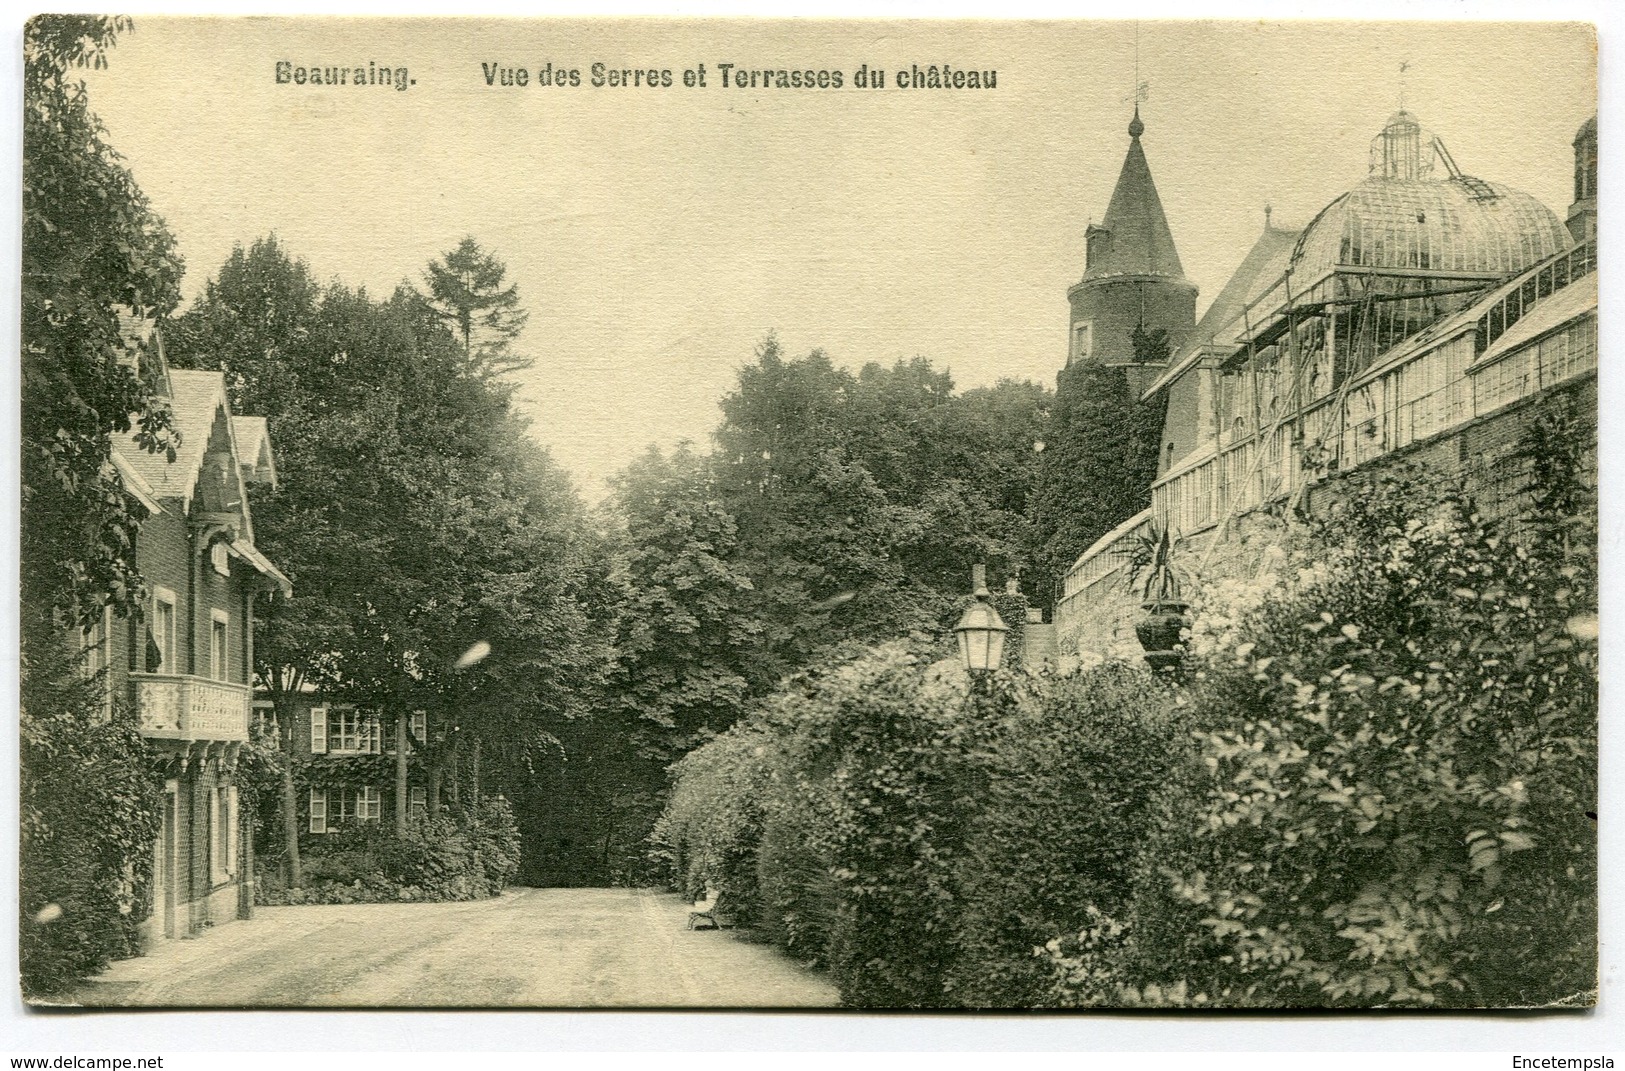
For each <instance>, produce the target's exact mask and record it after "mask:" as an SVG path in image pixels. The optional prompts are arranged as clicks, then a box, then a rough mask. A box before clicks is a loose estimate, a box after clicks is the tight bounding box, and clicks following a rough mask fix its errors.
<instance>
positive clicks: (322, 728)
mask: <svg viewBox="0 0 1625 1071" xmlns="http://www.w3.org/2000/svg"><path fill="white" fill-rule="evenodd" d="M310 753H311V754H312V755H325V754H327V708H326V707H311V708H310Z"/></svg>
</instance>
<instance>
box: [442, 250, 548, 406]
mask: <svg viewBox="0 0 1625 1071" xmlns="http://www.w3.org/2000/svg"><path fill="white" fill-rule="evenodd" d="M507 274H508V269H507V266H506V265H505V264H503V263H502V261H500V260H498V259H497V258H496V257H495V256H494V255H493V254H491V253H489V252H487V251H486V250H484V249H482V248H481V247H480V244H479V242H477V241H475V240H474V238H473V237H472V236H470V237H466V238H464V239H463V240H462V241H461V242H459V243H458V244H457V248H456V249H453V250H452V251H451V252H449V253H447V254H446V255H445V256H444V257H442V258H441V259H440V260H432V261H430V262H429V267H428V270H427V271H425V273H424V276H423V280H424V282H425V283H426V284H428V288H429V292H428V293H427V294H426V295H424V300H425V301H426V302H427V303H428V305H429V307H430V308H431V309H432V310H434V314H435V315H436V316H437V317H439V318H440V320H441V321H443V322H444V323H445V324H446V325H447V326H448V327H450V328H451V329H452V331H453V332H454V333H455V334H456V335H457V337H458V339H460V340H461V341H462V344H463V357H464V358H465V359H466V360H467V361H468V364H469V367H470V368H471V369H474V370H476V371H477V373H478V374H479V375H480V376H482V377H484V378H487V379H496V378H499V377H501V376H503V375H506V374H508V373H511V372H518V371H521V370H523V369H526V368H529V367H530V365H531V362H532V358H530V357H522V356H520V355H518V354H515V353H513V352H512V351H511V350H510V349H509V347H510V346H511V345H512V343H513V341H514V339H516V338H518V337H519V332H520V331H522V330H524V327H525V321H526V320H528V319H529V318H530V314H529V313H528V312H525V311H524V310H523V309H521V308H520V307H519V288H518V286H517V285H515V284H509V285H507V286H504V285H503V283H504V281H505V280H506V279H507Z"/></svg>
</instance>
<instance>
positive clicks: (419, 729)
mask: <svg viewBox="0 0 1625 1071" xmlns="http://www.w3.org/2000/svg"><path fill="white" fill-rule="evenodd" d="M410 727H411V730H412V737H413V739H415V740H418V741H421V742H422V743H424V744H427V743H428V742H429V715H428V714H426V713H424V712H423V711H421V710H414V711H412V721H411V725H410Z"/></svg>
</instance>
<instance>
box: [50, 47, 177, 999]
mask: <svg viewBox="0 0 1625 1071" xmlns="http://www.w3.org/2000/svg"><path fill="white" fill-rule="evenodd" d="M130 29H131V25H130V22H129V20H128V19H123V18H99V17H92V16H80V15H40V16H37V17H35V18H33V19H31V20H30V21H29V22H28V25H27V27H26V28H25V30H24V33H23V60H24V66H23V235H22V237H23V242H22V260H23V264H22V268H23V270H22V381H21V386H22V420H21V423H22V466H21V467H22V474H21V484H22V488H21V489H22V518H21V520H22V524H21V540H20V542H21V547H20V549H21V561H20V579H21V596H22V597H21V609H22V613H21V615H20V620H19V630H18V633H19V645H20V648H21V661H20V666H21V673H20V682H19V683H20V699H21V702H20V710H19V730H20V738H21V760H22V762H21V774H20V778H21V785H20V787H21V819H22V825H21V853H20V881H21V884H20V904H19V907H20V909H21V917H20V919H19V925H20V945H19V952H20V960H21V968H22V977H23V984H24V986H25V987H26V988H27V990H28V991H29V992H30V993H44V992H50V991H52V990H55V989H59V988H61V987H62V986H65V985H67V984H68V983H70V982H71V981H73V980H74V978H76V977H78V976H80V975H82V974H85V973H89V972H91V971H94V970H97V969H99V968H100V967H102V966H104V965H105V964H106V963H107V962H108V960H109V959H112V958H114V957H117V956H123V955H128V954H129V953H130V951H131V950H132V948H133V943H134V938H135V932H134V931H135V927H134V922H133V920H134V919H138V918H140V917H141V911H140V908H141V906H142V905H141V903H140V898H141V897H142V896H144V895H145V894H146V888H147V887H148V879H149V878H150V873H151V866H152V838H153V836H154V835H155V834H156V830H157V826H158V800H159V798H160V797H159V791H158V786H157V785H156V784H155V783H154V779H153V774H152V770H151V768H150V765H149V763H148V761H147V752H146V745H145V743H144V742H143V741H142V739H141V736H140V733H139V731H138V729H137V726H136V721H135V716H134V713H133V711H132V710H131V709H130V708H129V706H128V705H127V704H124V703H115V704H114V709H113V716H112V717H111V718H104V716H103V713H102V710H103V708H102V701H101V689H100V687H99V686H100V685H101V684H102V682H100V681H98V680H94V679H92V680H87V679H86V677H85V673H84V670H85V666H84V663H83V662H82V661H80V660H78V659H76V658H75V657H74V654H73V652H72V651H71V649H70V645H69V644H68V643H67V642H66V641H67V636H66V635H65V634H64V633H65V626H70V625H73V624H79V625H88V624H89V623H90V622H92V621H96V620H99V619H100V618H101V616H102V608H103V607H104V606H105V605H109V604H111V605H112V606H113V607H114V608H115V609H116V610H118V611H119V612H139V607H140V600H141V596H142V592H143V589H144V585H143V581H142V579H141V575H140V573H139V571H138V570H137V568H136V563H135V535H136V532H137V531H138V529H139V527H140V524H141V522H142V520H143V519H144V518H145V516H146V512H145V510H144V509H142V507H141V506H140V505H139V504H138V503H137V502H136V501H135V500H134V499H133V498H132V497H131V496H130V495H129V494H128V493H127V492H126V491H125V490H124V487H123V485H122V483H121V480H120V477H119V475H118V473H117V470H116V469H115V468H114V465H113V461H112V441H113V436H115V435H124V436H129V435H132V432H133V437H134V439H135V441H136V442H137V443H138V444H140V445H141V446H143V447H145V448H146V449H149V450H171V451H172V450H173V448H174V446H175V445H176V439H175V436H174V433H173V431H172V429H171V427H170V420H169V410H168V407H167V406H166V405H164V404H162V403H161V402H160V401H159V399H158V396H157V395H156V393H155V392H154V390H153V385H152V383H151V382H150V381H148V380H145V379H143V377H142V375H141V372H142V365H141V362H140V354H139V351H138V349H136V350H132V348H131V347H130V346H129V345H128V344H127V343H126V341H125V338H124V336H123V331H122V328H121V323H120V313H121V312H124V313H126V314H131V313H137V312H139V313H141V314H144V315H145V316H146V317H147V318H149V319H150V318H156V317H159V316H162V315H164V314H166V313H167V312H168V311H169V310H170V309H172V308H173V307H174V304H175V302H176V300H177V286H178V281H179V278H180V273H181V262H180V259H179V257H177V256H176V255H175V253H174V242H173V240H172V238H171V237H170V235H169V232H168V231H167V230H166V229H165V227H164V224H163V221H162V220H161V219H159V218H158V217H157V216H156V215H155V214H154V213H153V212H152V211H151V208H150V207H149V205H148V203H147V200H146V197H145V196H143V194H142V193H141V191H140V189H139V188H138V187H137V186H136V184H135V180H134V179H133V178H132V177H131V175H130V173H129V171H127V170H126V169H125V168H124V167H123V166H122V165H120V164H119V162H118V154H117V153H115V152H114V151H113V149H112V148H111V147H110V146H109V145H108V144H107V143H106V142H105V141H104V140H103V137H102V133H103V132H102V128H101V124H100V123H99V121H98V120H97V119H96V117H95V116H94V115H93V114H92V113H91V111H90V107H89V101H88V99H87V97H86V93H85V87H84V84H83V82H82V81H79V80H76V79H73V78H72V77H71V75H70V72H71V71H72V70H73V69H74V68H83V67H87V66H95V67H105V66H106V65H107V53H108V50H109V49H111V48H112V47H113V44H114V41H115V40H116V39H117V36H118V34H119V33H122V32H127V31H129V30H130ZM131 357H134V358H135V359H134V360H130V358H131ZM53 913H54V914H53Z"/></svg>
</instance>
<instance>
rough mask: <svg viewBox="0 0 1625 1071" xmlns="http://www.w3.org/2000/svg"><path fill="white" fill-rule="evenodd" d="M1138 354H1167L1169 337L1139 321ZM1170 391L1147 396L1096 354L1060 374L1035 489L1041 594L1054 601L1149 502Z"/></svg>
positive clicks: (1160, 357)
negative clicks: (1075, 571)
mask: <svg viewBox="0 0 1625 1071" xmlns="http://www.w3.org/2000/svg"><path fill="white" fill-rule="evenodd" d="M1131 340H1132V342H1133V345H1134V359H1135V360H1136V361H1138V362H1141V363H1156V362H1159V361H1165V360H1167V357H1168V336H1167V333H1166V332H1164V331H1163V330H1162V329H1161V328H1158V329H1157V330H1154V331H1147V330H1146V329H1145V326H1144V325H1143V324H1139V325H1136V326H1135V329H1134V332H1133V334H1132V336H1131ZM1166 405H1167V403H1166V400H1165V398H1164V396H1162V395H1160V394H1159V395H1158V396H1157V397H1156V398H1155V399H1153V400H1151V401H1141V400H1140V399H1139V398H1137V397H1135V395H1134V392H1133V391H1132V390H1131V389H1130V388H1129V381H1128V373H1127V370H1126V369H1124V368H1114V367H1110V366H1107V365H1104V364H1101V363H1100V362H1098V361H1093V360H1084V361H1075V362H1073V363H1072V364H1069V365H1068V366H1066V367H1065V368H1063V369H1061V372H1060V374H1059V375H1058V376H1057V377H1056V390H1055V408H1054V411H1053V414H1052V416H1051V419H1050V421H1049V434H1048V435H1047V436H1046V437H1045V440H1044V443H1045V446H1044V451H1043V461H1042V464H1041V466H1040V471H1039V474H1038V481H1037V486H1036V487H1035V488H1034V489H1033V492H1032V497H1031V500H1030V503H1031V511H1032V512H1031V519H1032V526H1033V533H1032V539H1033V553H1034V557H1035V558H1036V559H1037V560H1038V563H1039V569H1040V570H1041V575H1042V578H1043V579H1042V580H1041V582H1040V583H1039V585H1038V587H1037V590H1036V591H1035V595H1036V597H1037V599H1038V601H1040V602H1045V603H1049V602H1052V601H1053V600H1054V598H1055V593H1056V592H1057V591H1058V590H1059V585H1060V583H1061V580H1062V577H1063V576H1064V575H1065V572H1066V570H1067V568H1068V567H1069V566H1071V564H1072V562H1073V561H1074V560H1075V559H1076V558H1077V556H1078V555H1079V554H1082V553H1083V552H1084V551H1086V550H1088V549H1089V547H1090V545H1092V544H1093V543H1094V542H1095V541H1096V540H1097V539H1099V538H1100V537H1101V536H1103V535H1105V534H1106V533H1107V532H1110V531H1111V530H1112V529H1113V528H1115V527H1117V526H1118V525H1119V524H1122V523H1123V522H1124V521H1126V520H1128V519H1129V518H1130V517H1132V516H1134V515H1135V514H1136V513H1138V512H1140V511H1141V510H1143V509H1145V508H1146V507H1147V506H1149V505H1150V504H1151V483H1152V481H1153V480H1155V479H1156V477H1157V447H1158V444H1159V443H1160V442H1161V438H1162V422H1163V415H1164V410H1165V408H1166Z"/></svg>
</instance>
